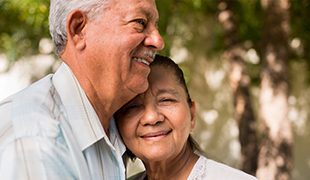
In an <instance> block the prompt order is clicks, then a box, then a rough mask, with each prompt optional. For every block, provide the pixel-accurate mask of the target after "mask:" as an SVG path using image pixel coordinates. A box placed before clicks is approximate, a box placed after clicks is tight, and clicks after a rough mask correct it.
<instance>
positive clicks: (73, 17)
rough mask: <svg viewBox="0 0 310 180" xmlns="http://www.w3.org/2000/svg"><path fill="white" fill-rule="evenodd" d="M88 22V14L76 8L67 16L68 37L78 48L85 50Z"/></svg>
mask: <svg viewBox="0 0 310 180" xmlns="http://www.w3.org/2000/svg"><path fill="white" fill-rule="evenodd" d="M86 22H87V16H86V14H85V13H84V12H82V11H79V10H74V11H72V12H71V13H70V14H69V15H68V16H67V22H66V30H67V38H68V41H71V42H72V43H73V45H74V46H75V47H76V48H77V49H78V50H83V49H84V48H85V47H86V42H85V35H84V30H85V26H86Z"/></svg>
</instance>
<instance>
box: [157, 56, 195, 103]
mask: <svg viewBox="0 0 310 180" xmlns="http://www.w3.org/2000/svg"><path fill="white" fill-rule="evenodd" d="M152 66H161V67H164V68H166V69H169V70H172V71H173V72H174V75H175V77H176V79H177V80H178V82H179V83H180V84H181V86H182V87H183V88H184V90H185V93H186V95H187V102H188V104H189V106H190V107H191V106H192V99H191V97H190V95H189V91H188V89H187V86H186V82H185V78H184V74H183V71H182V69H181V68H180V67H179V65H178V64H176V63H175V62H174V61H173V60H172V59H170V58H169V57H166V56H162V55H158V54H157V55H156V56H155V59H154V61H153V62H152V63H151V67H152Z"/></svg>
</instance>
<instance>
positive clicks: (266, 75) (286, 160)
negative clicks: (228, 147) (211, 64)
mask: <svg viewBox="0 0 310 180" xmlns="http://www.w3.org/2000/svg"><path fill="white" fill-rule="evenodd" d="M261 4H262V7H263V10H264V29H263V35H262V47H261V57H262V60H263V68H262V71H261V94H260V115H261V117H260V118H261V123H262V127H261V128H262V133H263V139H262V141H261V142H262V143H261V147H260V152H259V163H258V170H257V177H258V178H259V179H264V180H273V179H281V180H286V179H290V177H291V170H292V164H293V162H292V161H293V159H292V141H293V140H292V129H291V124H290V122H289V120H288V118H287V116H288V94H289V82H288V57H289V47H288V33H289V6H290V4H289V0H261Z"/></svg>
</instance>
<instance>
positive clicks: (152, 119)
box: [140, 105, 164, 126]
mask: <svg viewBox="0 0 310 180" xmlns="http://www.w3.org/2000/svg"><path fill="white" fill-rule="evenodd" d="M163 120H164V116H163V115H162V114H161V113H160V112H159V111H158V109H157V108H156V106H154V105H149V106H146V107H145V111H144V113H143V116H142V118H141V120H140V123H141V124H142V125H143V126H146V125H156V124H158V123H160V122H162V121H163Z"/></svg>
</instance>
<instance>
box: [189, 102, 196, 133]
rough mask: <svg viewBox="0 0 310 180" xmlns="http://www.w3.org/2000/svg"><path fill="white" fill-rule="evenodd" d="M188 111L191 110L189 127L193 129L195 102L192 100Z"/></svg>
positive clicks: (194, 123)
mask: <svg viewBox="0 0 310 180" xmlns="http://www.w3.org/2000/svg"><path fill="white" fill-rule="evenodd" d="M190 111H191V129H194V128H195V125H196V104H195V102H194V101H192V105H191V107H190Z"/></svg>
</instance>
